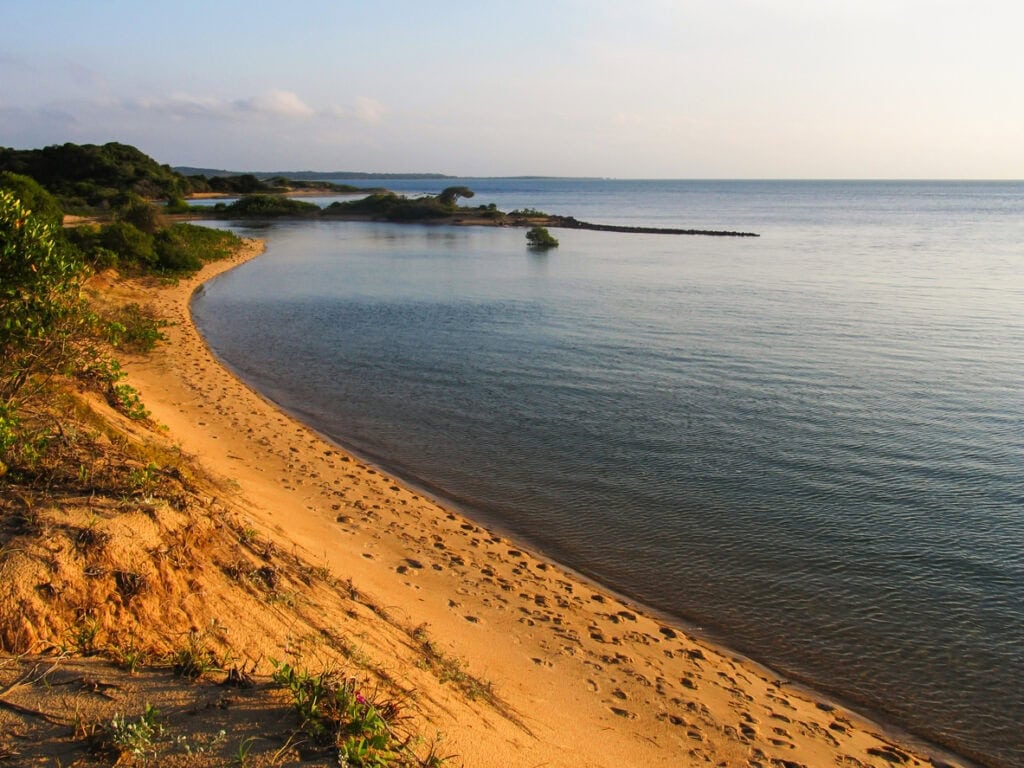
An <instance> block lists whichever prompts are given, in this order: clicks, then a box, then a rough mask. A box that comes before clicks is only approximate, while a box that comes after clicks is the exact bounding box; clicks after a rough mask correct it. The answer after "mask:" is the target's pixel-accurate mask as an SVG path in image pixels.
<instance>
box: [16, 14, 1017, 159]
mask: <svg viewBox="0 0 1024 768" xmlns="http://www.w3.org/2000/svg"><path fill="white" fill-rule="evenodd" d="M0 10H2V12H3V24H2V25H0V145H3V146H14V147H42V146H45V145H47V144H54V143H63V142H65V141H73V142H78V143H104V142H107V141H121V142H124V143H127V144H133V145H135V146H137V147H139V148H140V149H142V150H143V151H144V152H147V153H148V154H150V155H152V156H154V157H155V158H156V159H157V160H159V161H160V162H165V163H170V164H171V165H196V166H211V167H218V168H230V169H242V170H303V169H312V170H367V171H392V172H401V171H438V172H443V173H451V174H457V175H468V176H472V175H520V174H543V175H565V176H615V177H625V178H985V179H1022V178H1024V97H1022V94H1024V55H1021V52H1020V51H1021V43H1020V35H1021V30H1022V29H1024V4H1021V3H1020V2H1018V1H1016V0H674V1H673V0H630V1H629V2H625V0H623V1H622V2H611V1H610V0H607V1H606V0H543V1H542V2H533V0H527V1H525V2H523V1H520V2H514V3H497V2H495V3H491V2H489V0H481V1H478V2H474V3H427V2H422V0H418V1H416V2H405V1H404V0H403V1H400V2H399V1H396V2H389V1H388V0H380V2H372V3H370V2H344V1H342V0H300V1H296V2H292V3H287V4H285V3H280V2H262V1H260V0H245V1H244V2H236V1H234V0H231V1H226V0H209V1H207V2H202V3H199V2H192V1H191V0H178V2H175V3H148V2H147V3H140V2H137V0H136V1H133V2H89V3H85V2H82V3H79V2H54V1H52V0H32V2H24V1H23V0H17V2H15V1H14V0H0Z"/></svg>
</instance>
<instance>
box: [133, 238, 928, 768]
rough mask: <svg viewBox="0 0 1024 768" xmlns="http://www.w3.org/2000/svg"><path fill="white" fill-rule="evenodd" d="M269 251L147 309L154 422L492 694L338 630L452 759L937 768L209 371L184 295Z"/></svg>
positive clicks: (251, 520)
mask: <svg viewBox="0 0 1024 768" xmlns="http://www.w3.org/2000/svg"><path fill="white" fill-rule="evenodd" d="M261 247H262V246H261V245H260V244H259V243H257V242H249V243H248V244H247V249H246V251H245V252H244V253H243V254H241V255H240V256H239V257H237V258H236V259H234V260H229V261H225V262H219V263H214V264H211V265H208V266H207V267H206V268H205V269H204V270H203V271H202V272H200V273H199V274H198V275H197V276H196V277H194V278H191V279H188V280H182V281H181V282H180V283H179V284H177V285H176V286H173V287H168V288H159V289H153V290H152V291H151V292H150V293H149V295H147V296H146V297H145V300H146V301H147V303H150V304H152V305H153V307H154V308H155V309H156V311H157V312H158V313H159V315H161V316H163V317H165V318H167V319H169V320H171V322H172V323H173V325H172V326H171V327H170V328H169V329H167V335H168V336H169V341H168V343H166V344H162V345H160V347H159V348H158V349H157V351H156V352H155V353H154V354H153V355H152V357H150V358H147V359H140V360H137V361H134V362H129V363H128V364H127V365H126V369H127V370H128V372H129V381H130V382H131V383H132V384H133V385H134V386H136V387H137V388H138V389H139V390H140V392H141V394H142V396H143V399H144V401H145V403H146V405H147V406H148V408H149V409H150V410H151V412H152V419H153V421H155V422H156V423H158V424H161V425H166V426H167V428H168V435H169V436H170V437H171V439H172V440H174V441H176V442H177V443H178V445H179V446H180V449H181V451H182V452H183V453H184V454H186V455H189V456H192V457H195V458H196V459H197V460H198V461H199V463H200V464H201V465H203V466H204V467H205V468H206V470H208V471H209V472H210V473H211V474H212V475H213V476H214V477H217V478H220V481H221V487H222V489H224V494H225V503H230V505H231V506H232V507H233V508H234V509H237V510H243V514H244V515H245V516H246V520H247V521H248V522H247V524H249V525H251V526H252V527H253V528H254V530H257V531H259V532H260V535H266V536H268V537H270V538H272V539H273V540H274V542H275V544H276V547H277V550H278V551H289V550H291V551H296V552H303V553H305V554H306V555H307V556H308V557H311V558H312V559H313V560H315V561H317V562H320V563H322V564H323V565H324V566H325V568H327V569H329V570H330V571H331V572H332V573H333V574H335V575H336V576H337V577H339V578H340V579H341V580H349V579H350V580H351V584H350V587H351V591H353V593H355V592H357V593H358V594H360V595H363V596H366V598H367V600H366V602H367V603H368V604H371V605H375V606H379V607H381V608H382V609H383V610H381V609H380V608H379V609H378V613H381V614H383V613H385V612H386V614H387V615H388V616H389V617H391V620H392V621H393V622H396V623H400V624H401V625H402V626H404V627H407V628H408V627H425V630H426V632H427V633H429V636H430V638H431V640H432V642H433V644H434V647H436V648H437V650H438V652H439V653H441V654H444V655H445V656H446V657H447V658H450V659H457V660H462V661H463V663H464V665H465V667H464V668H465V670H466V671H467V672H468V673H470V674H472V675H474V676H475V677H476V678H478V679H480V680H482V681H486V683H487V684H489V685H490V686H492V689H491V690H492V691H493V693H494V694H495V696H494V698H493V700H492V699H490V698H489V697H488V696H483V697H481V698H478V699H477V700H475V701H474V700H470V699H468V698H467V697H465V696H463V695H460V694H457V693H456V692H454V691H453V690H452V686H451V685H450V684H446V683H444V682H442V681H441V680H439V679H438V678H437V677H436V676H431V675H429V674H427V673H426V672H424V671H423V670H422V669H421V668H419V667H418V666H417V665H416V663H415V658H414V656H413V655H410V654H409V653H408V652H407V649H405V648H404V647H401V646H400V644H398V643H390V644H389V642H388V641H387V638H386V637H384V635H383V634H382V633H381V632H380V631H377V630H374V629H373V628H372V627H371V625H370V623H369V622H370V621H371V619H372V618H373V617H365V616H363V615H362V614H360V615H356V612H355V611H350V612H349V615H348V616H346V617H340V618H339V619H338V622H339V626H338V628H337V631H338V632H339V633H343V634H344V635H345V637H348V638H351V639H353V640H354V641H356V642H358V644H360V647H361V648H364V649H365V653H367V654H369V655H370V656H372V657H374V658H375V659H376V661H375V664H376V665H378V666H382V667H385V668H387V669H388V670H389V674H391V675H392V676H393V677H395V678H396V679H399V680H401V681H403V684H405V685H407V686H408V687H411V688H415V689H416V691H417V697H416V699H417V701H418V702H419V709H420V710H421V712H422V715H423V717H424V718H426V720H427V724H426V725H425V727H424V730H425V731H430V729H434V730H436V731H440V732H443V734H444V735H445V749H444V750H443V751H445V752H447V753H453V754H456V755H458V759H457V760H456V761H454V762H455V763H456V764H459V763H463V764H465V765H467V766H482V765H488V766H490V765H523V766H542V765H543V766H615V767H616V768H621V766H660V765H665V766H669V765H671V766H688V765H694V766H696V765H722V766H766V767H767V766H788V767H792V766H865V765H869V766H891V765H894V764H897V765H901V764H905V765H923V764H931V763H932V760H933V758H932V757H931V756H930V755H928V754H926V752H925V751H924V748H923V747H922V746H921V745H916V746H911V745H909V744H908V741H907V740H906V738H905V737H899V736H894V735H892V733H890V732H888V731H886V730H885V729H883V728H882V727H880V726H878V725H876V724H874V723H872V722H870V721H868V720H866V719H864V718H861V717H859V716H857V715H855V714H852V713H851V712H850V711H848V710H846V709H844V708H842V707H839V706H836V705H834V704H833V703H829V702H827V701H826V700H825V699H823V698H821V697H818V696H816V695H815V694H812V693H810V692H808V691H806V690H804V689H802V688H801V687H799V686H797V685H795V684H793V683H792V682H791V681H787V680H785V679H781V678H780V677H779V676H778V675H776V674H774V673H772V672H771V671H769V670H766V669H764V668H762V667H760V666H758V665H756V664H754V663H752V662H750V661H748V660H745V659H743V658H740V657H739V656H737V655H736V654H735V653H732V652H730V651H729V650H727V649H724V648H720V647H716V646H715V645H713V644H711V643H709V642H707V641H704V640H701V639H698V638H695V637H693V636H691V635H690V634H688V633H687V632H686V631H684V629H683V628H682V627H680V626H672V625H669V624H667V623H666V622H664V621H662V620H658V619H656V618H652V617H651V616H649V615H645V614H644V612H643V611H642V610H638V609H637V608H636V607H635V606H632V605H629V604H627V603H625V602H624V601H622V600H620V599H618V598H617V597H615V596H614V595H612V594H610V593H608V592H606V591H604V590H602V589H600V588H597V587H595V586H594V585H592V584H588V583H586V582H585V581H584V580H582V579H580V578H578V577H576V576H574V575H572V574H570V573H569V572H567V571H565V570H564V569H562V568H561V567H559V566H558V565H557V564H554V563H550V562H547V561H545V560H543V559H541V558H539V557H537V556H535V555H533V554H531V553H530V552H529V551H527V550H525V549H523V548H522V547H520V546H518V545H516V544H515V543H514V542H511V541H509V540H508V539H507V538H503V537H502V536H499V535H494V534H492V532H490V531H488V530H486V529H485V528H483V527H481V526H479V525H477V524H476V523H474V522H473V521H472V520H469V519H467V518H465V517H463V516H462V515H461V514H460V513H459V512H458V511H457V510H453V509H450V508H447V507H445V506H443V505H441V504H438V503H436V502H435V501H433V500H431V499H428V498H425V497H424V496H423V495H422V494H420V493H418V492H416V491H414V490H411V489H409V488H407V487H405V486H403V484H402V483H400V482H398V481H396V480H394V479H393V478H391V477H389V476H387V475H386V474H385V473H383V472H382V471H380V470H379V469H376V468H374V467H372V466H369V465H368V464H366V463H365V462H363V461H361V460H360V459H358V458H356V457H355V456H352V455H350V454H347V453H346V452H345V451H344V450H341V449H339V448H338V447H337V446H335V445H333V444H331V443H329V442H327V441H325V440H324V439H323V438H321V437H320V436H318V435H317V434H316V433H314V432H313V431H311V430H310V429H308V428H307V427H305V426H304V425H302V424H300V423H298V422H297V421H295V420H293V419H291V418H290V417H288V416H287V415H285V414H283V413H282V412H281V411H280V410H278V409H277V408H276V407H275V406H274V405H272V404H271V403H269V402H268V401H266V400H265V399H263V398H262V397H260V396H259V395H257V394H255V393H254V392H253V391H252V390H250V389H249V388H248V387H246V386H245V385H244V384H242V383H241V382H240V381H239V380H238V379H237V378H236V377H235V376H233V375H232V374H231V373H230V372H228V371H227V370H226V369H225V368H224V367H223V366H221V365H220V364H219V363H218V362H217V361H216V360H215V359H214V358H213V357H212V355H211V353H210V352H209V350H208V349H207V347H206V346H205V344H204V342H203V340H202V338H201V337H200V336H199V334H198V333H197V331H196V329H195V327H194V326H193V324H192V322H191V319H190V314H189V300H190V297H191V295H192V293H193V291H194V290H196V289H197V287H198V286H200V285H201V284H202V282H204V281H206V280H209V279H211V278H213V277H215V276H216V275H217V274H219V273H221V272H223V271H225V270H227V269H230V268H232V267H233V266H235V265H236V264H238V263H240V262H241V261H242V260H245V259H248V258H252V257H254V256H257V255H258V254H259V253H260V252H261ZM452 439H458V438H457V436H452ZM228 497H229V498H228ZM236 618H237V617H236ZM253 618H254V619H255V620H256V621H259V618H258V617H253ZM327 618H328V619H329V618H330V617H329V616H328V617H327ZM343 619H344V621H345V622H346V624H345V625H344V626H341V625H340V622H341V621H342V620H343ZM360 622H363V623H362V624H361V623H360ZM360 627H362V629H360ZM289 651H290V649H287V648H279V649H278V655H279V656H283V655H286V653H288V652H289ZM946 759H948V758H946Z"/></svg>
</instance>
